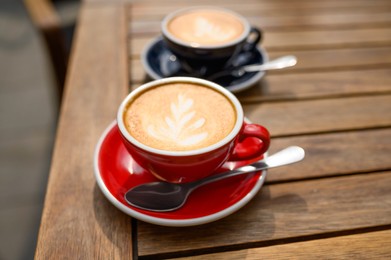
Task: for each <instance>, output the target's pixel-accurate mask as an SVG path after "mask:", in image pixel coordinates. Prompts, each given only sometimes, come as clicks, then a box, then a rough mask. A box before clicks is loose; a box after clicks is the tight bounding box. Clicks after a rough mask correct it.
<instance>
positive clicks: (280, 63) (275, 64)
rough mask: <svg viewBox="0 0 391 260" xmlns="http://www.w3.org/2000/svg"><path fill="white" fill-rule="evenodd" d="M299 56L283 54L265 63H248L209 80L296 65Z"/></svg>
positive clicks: (213, 75)
mask: <svg viewBox="0 0 391 260" xmlns="http://www.w3.org/2000/svg"><path fill="white" fill-rule="evenodd" d="M296 63H297V58H296V57H295V56H293V55H287V56H282V57H280V58H277V59H274V60H271V61H268V62H265V63H263V64H255V65H247V66H243V67H237V68H233V69H228V70H224V71H221V72H218V73H215V74H212V75H211V76H209V77H208V80H211V81H213V80H216V79H218V78H221V77H225V76H233V77H241V76H243V75H244V74H245V73H247V72H257V71H266V70H276V69H283V68H288V67H292V66H295V65H296Z"/></svg>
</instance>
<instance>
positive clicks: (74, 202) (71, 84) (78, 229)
mask: <svg viewBox="0 0 391 260" xmlns="http://www.w3.org/2000/svg"><path fill="white" fill-rule="evenodd" d="M125 20H126V18H125V9H124V6H122V5H105V4H99V5H92V4H91V5H90V4H84V7H83V8H82V10H81V14H80V20H79V25H78V29H77V33H76V41H75V47H74V49H73V52H72V57H71V63H70V72H69V75H68V78H67V84H66V89H65V97H64V101H63V105H62V110H61V116H60V121H59V126H58V133H57V138H56V143H55V149H54V155H53V161H52V167H51V170H50V179H49V183H48V189H47V194H46V200H45V206H44V210H43V215H42V223H41V227H40V231H39V238H38V245H37V250H36V259H124V258H130V257H131V256H132V247H131V245H132V243H131V221H130V218H129V217H128V216H126V215H124V214H122V213H121V212H120V211H119V210H117V209H116V208H114V207H113V206H112V205H111V204H110V203H109V202H108V201H107V200H106V199H105V197H104V196H103V194H102V193H101V192H100V190H99V188H98V187H97V185H96V183H95V179H94V173H93V154H94V148H95V145H96V143H97V141H98V138H99V136H100V135H101V133H102V131H103V130H104V129H105V128H106V126H107V124H109V123H110V122H111V121H112V120H113V119H114V118H115V113H116V110H117V107H118V105H119V103H120V101H121V99H122V98H123V97H124V96H125V94H126V93H127V82H128V76H127V60H126V55H127V51H126V43H125V37H126V23H125ZM113 219H115V220H116V221H113Z"/></svg>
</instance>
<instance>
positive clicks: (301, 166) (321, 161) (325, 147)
mask: <svg viewBox="0 0 391 260" xmlns="http://www.w3.org/2000/svg"><path fill="white" fill-rule="evenodd" d="M379 140H381V141H379ZM290 145H298V146H301V147H303V148H304V150H305V151H306V156H305V159H304V160H303V161H302V162H300V163H297V164H293V165H289V166H286V167H279V168H274V169H270V170H269V172H270V174H269V175H268V177H267V180H266V182H268V183H275V182H287V181H294V180H300V179H311V178H325V177H327V176H329V177H333V176H338V175H345V174H353V173H355V174H357V173H368V172H378V171H384V170H391V160H390V155H391V131H390V130H389V129H376V130H363V131H351V132H340V133H328V134H321V135H304V136H296V137H285V138H272V141H271V146H270V154H273V153H274V152H277V151H279V150H281V149H283V148H285V147H288V146H290Z"/></svg>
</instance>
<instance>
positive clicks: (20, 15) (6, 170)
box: [0, 0, 79, 260]
mask: <svg viewBox="0 0 391 260" xmlns="http://www.w3.org/2000/svg"><path fill="white" fill-rule="evenodd" d="M78 7H79V3H78V2H77V1H71V2H68V1H57V3H56V8H57V10H58V12H59V15H60V17H61V20H62V21H64V23H67V22H68V21H69V22H71V21H74V20H75V19H76V17H77V10H78ZM56 91H57V88H56V80H55V76H54V73H53V68H52V65H51V63H50V59H49V56H48V52H47V50H46V46H45V44H44V42H43V39H42V36H41V34H40V33H39V30H37V28H36V26H35V25H34V24H33V23H32V20H31V18H30V16H29V13H28V12H27V10H26V7H25V5H24V2H23V1H22V0H1V1H0V260H8V259H12V260H14V259H33V257H34V251H35V246H36V240H37V235H38V227H39V223H40V219H41V212H42V208H43V202H44V196H45V191H46V184H47V177H48V173H49V167H50V160H51V152H52V148H53V140H54V135H55V131H56V120H57V114H58V106H59V101H58V99H57V93H56Z"/></svg>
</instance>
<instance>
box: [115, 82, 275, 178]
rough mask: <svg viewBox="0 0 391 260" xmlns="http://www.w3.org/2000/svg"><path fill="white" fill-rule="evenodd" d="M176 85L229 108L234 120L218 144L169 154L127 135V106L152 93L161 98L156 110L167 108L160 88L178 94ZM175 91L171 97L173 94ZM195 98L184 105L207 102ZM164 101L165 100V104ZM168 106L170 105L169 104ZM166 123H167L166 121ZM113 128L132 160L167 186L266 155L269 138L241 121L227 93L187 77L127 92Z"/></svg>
mask: <svg viewBox="0 0 391 260" xmlns="http://www.w3.org/2000/svg"><path fill="white" fill-rule="evenodd" d="M178 85H181V86H182V85H184V86H185V87H187V86H190V87H193V86H195V87H198V88H202V89H205V90H206V91H211V92H214V93H217V94H218V95H219V96H220V95H221V97H222V98H223V99H224V100H225V99H226V100H227V102H228V103H229V104H231V105H232V109H233V111H234V115H235V118H233V119H232V122H233V124H232V129H230V130H229V132H228V133H227V134H226V136H224V137H223V138H221V140H218V141H217V142H215V143H213V144H211V145H207V146H204V147H197V148H194V149H187V150H175V149H174V150H171V149H162V148H156V147H153V146H151V145H150V144H148V143H146V142H144V141H143V140H141V139H140V138H139V137H137V138H136V137H135V136H133V134H131V130H129V123H132V122H126V120H127V119H126V116H125V115H126V113H130V112H127V111H128V110H129V109H133V108H132V106H131V104H135V103H136V102H137V103H140V102H141V103H142V102H146V100H148V97H149V96H150V94H146V93H151V92H152V91H153V92H155V96H162V98H160V99H161V100H163V101H161V102H162V103H161V104H159V105H158V107H159V108H160V107H161V108H162V110H163V107H165V106H170V103H169V102H168V100H169V97H168V96H167V97H164V93H163V89H162V88H163V87H164V88H165V89H166V90H168V89H169V91H171V90H173V89H174V88H176V89H178V91H182V89H181V88H177V87H178ZM183 89H184V88H183ZM164 91H165V90H164ZM175 91H177V90H175ZM175 91H174V92H173V93H176V92H175ZM170 93H171V92H170ZM179 95H182V94H179ZM195 96H196V95H191V96H190V98H189V99H191V100H192V102H193V103H191V102H189V103H186V104H190V103H191V104H194V103H197V102H198V103H200V102H204V101H206V100H207V99H208V97H206V96H205V95H204V96H203V97H202V98H200V99H198V100H197V99H196V98H195ZM141 97H142V98H141ZM193 99H194V100H193ZM165 100H167V103H166V102H165ZM151 102H152V101H151ZM210 104H211V102H209V103H206V104H203V105H202V104H201V105H200V107H204V106H206V107H208V105H210ZM155 105H156V104H155ZM146 106H147V107H148V106H149V104H146ZM171 106H173V105H172V104H171ZM174 107H175V105H174ZM210 111H211V112H212V113H214V112H216V113H217V109H216V108H214V109H211V110H210ZM131 112H133V111H131ZM220 112H221V111H220ZM223 112H224V111H223ZM197 113H198V112H197V111H195V112H192V113H189V114H192V115H193V114H197ZM136 115H137V113H136ZM153 116H154V115H153V114H152V115H149V116H146V115H143V116H140V117H139V118H138V119H137V120H138V121H140V122H137V124H139V126H140V127H141V126H142V125H143V124H144V123H143V122H142V120H143V119H145V120H149V121H151V120H152V121H153V120H154V119H151V117H153ZM166 121H168V123H170V122H169V121H170V120H166ZM185 121H186V120H185ZM210 121H211V120H209V121H208V119H206V120H199V121H197V123H196V125H199V124H198V123H199V122H201V123H202V122H204V124H208V123H209V122H210ZM162 122H164V121H162ZM117 124H118V128H119V130H120V133H121V136H122V138H123V141H124V144H125V147H126V148H127V150H128V151H129V153H130V154H131V156H132V157H133V159H134V160H136V161H137V163H138V164H140V166H142V167H143V168H145V169H147V170H149V171H150V172H151V173H152V174H154V175H155V176H156V177H157V178H159V179H161V180H164V181H168V182H177V183H184V182H191V181H195V180H198V179H201V178H204V177H206V176H208V175H211V174H213V173H214V172H215V171H216V170H218V169H219V168H220V167H221V166H222V165H223V164H224V163H225V162H227V161H240V160H248V159H251V158H256V157H259V156H260V155H262V154H263V153H265V152H266V151H267V149H268V148H269V144H270V135H269V132H268V130H267V129H266V128H265V127H263V126H261V125H257V124H250V123H246V122H245V121H244V116H243V109H242V106H241V105H240V102H239V101H238V100H237V98H236V97H235V96H234V95H233V94H232V93H231V92H229V91H228V90H226V89H225V88H223V87H221V86H219V85H217V84H215V83H213V82H210V81H206V80H203V79H198V78H191V77H173V78H165V79H160V80H156V81H152V82H149V83H147V84H144V85H142V86H140V87H139V88H137V89H136V90H134V91H133V92H131V93H130V94H129V95H128V96H127V97H126V98H125V99H124V100H123V102H122V103H121V105H120V107H119V109H118V113H117ZM133 127H134V126H133ZM146 129H147V128H146ZM249 138H251V139H254V138H255V139H256V142H246V140H249ZM244 143H246V145H243V144H244Z"/></svg>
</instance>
